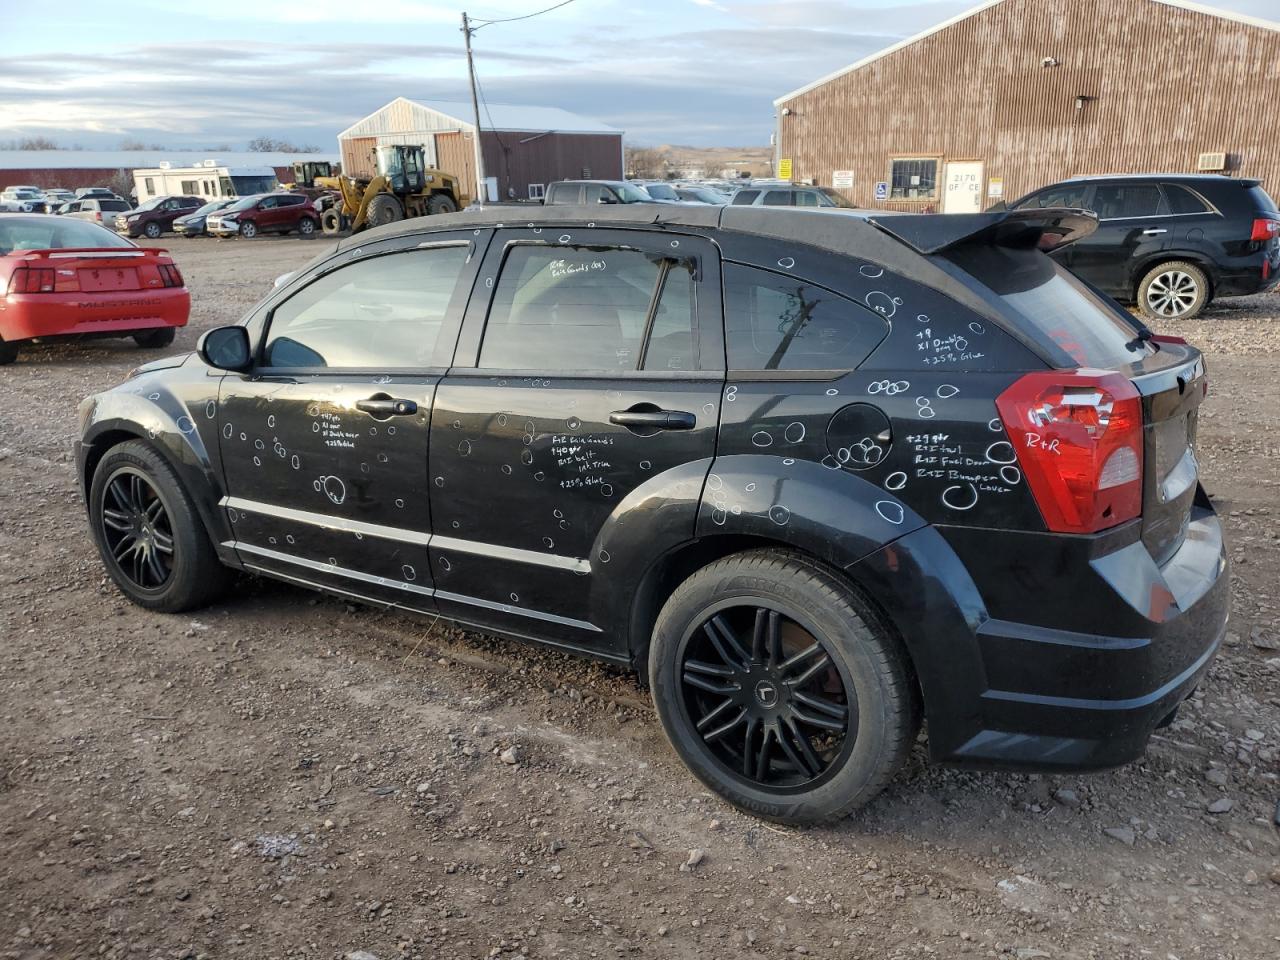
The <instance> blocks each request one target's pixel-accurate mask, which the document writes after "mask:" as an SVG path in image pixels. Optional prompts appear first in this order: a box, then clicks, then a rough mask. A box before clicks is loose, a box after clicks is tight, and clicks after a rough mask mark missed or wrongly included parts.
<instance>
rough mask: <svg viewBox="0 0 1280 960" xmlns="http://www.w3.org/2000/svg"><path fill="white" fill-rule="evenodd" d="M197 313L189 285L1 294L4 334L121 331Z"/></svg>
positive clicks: (13, 337) (179, 321) (11, 338)
mask: <svg viewBox="0 0 1280 960" xmlns="http://www.w3.org/2000/svg"><path fill="white" fill-rule="evenodd" d="M190 313H191V294H189V293H188V292H187V290H186V288H185V287H177V288H169V289H163V290H136V291H128V292H124V293H43V294H10V295H8V296H6V297H0V337H3V338H4V339H5V340H6V341H8V342H10V343H13V342H17V341H21V340H32V339H35V338H37V337H63V336H86V335H87V336H103V335H107V336H110V335H113V334H116V333H119V334H121V335H123V334H126V333H131V332H133V331H135V330H150V329H153V328H156V327H184V326H186V324H187V318H188V316H189V315H190Z"/></svg>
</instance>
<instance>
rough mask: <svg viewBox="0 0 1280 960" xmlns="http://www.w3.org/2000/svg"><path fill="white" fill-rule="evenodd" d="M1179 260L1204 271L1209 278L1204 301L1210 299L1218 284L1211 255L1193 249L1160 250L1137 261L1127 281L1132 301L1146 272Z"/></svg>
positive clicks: (1136, 297)
mask: <svg viewBox="0 0 1280 960" xmlns="http://www.w3.org/2000/svg"><path fill="white" fill-rule="evenodd" d="M1179 262H1181V263H1191V264H1194V265H1195V266H1197V267H1199V268H1200V269H1201V270H1203V271H1204V275H1205V276H1206V277H1207V278H1208V280H1209V292H1208V294H1207V295H1206V298H1205V302H1206V303H1207V302H1208V301H1209V300H1212V299H1213V295H1214V290H1215V289H1216V288H1217V286H1218V276H1217V272H1216V269H1215V267H1214V264H1213V260H1212V258H1211V257H1208V256H1206V255H1205V254H1203V253H1200V252H1198V251H1195V250H1160V251H1158V252H1156V253H1153V254H1151V256H1149V257H1147V258H1146V259H1144V260H1140V261H1138V264H1137V266H1136V267H1135V268H1134V271H1133V275H1132V277H1131V278H1130V283H1129V294H1130V296H1131V297H1132V298H1133V302H1134V303H1137V302H1138V295H1139V293H1140V292H1141V288H1142V281H1143V280H1144V279H1145V278H1146V276H1147V274H1148V273H1150V272H1151V271H1152V270H1154V269H1155V268H1156V267H1159V266H1162V265H1163V264H1166V263H1179Z"/></svg>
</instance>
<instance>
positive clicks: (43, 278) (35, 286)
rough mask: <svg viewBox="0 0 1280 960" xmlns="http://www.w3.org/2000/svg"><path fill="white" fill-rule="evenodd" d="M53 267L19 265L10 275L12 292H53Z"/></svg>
mask: <svg viewBox="0 0 1280 960" xmlns="http://www.w3.org/2000/svg"><path fill="white" fill-rule="evenodd" d="M56 280H57V277H56V276H55V275H54V271H53V268H52V267H18V268H17V269H16V270H14V271H13V274H12V275H11V276H10V277H9V292H10V293H53V285H54V283H55V282H56Z"/></svg>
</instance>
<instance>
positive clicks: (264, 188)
mask: <svg viewBox="0 0 1280 960" xmlns="http://www.w3.org/2000/svg"><path fill="white" fill-rule="evenodd" d="M229 179H230V180H231V185H232V186H233V187H234V188H235V192H236V196H237V197H247V196H249V195H250V194H252V193H270V192H271V191H272V190H274V189H276V187H278V186H280V183H279V181H277V180H276V178H275V177H250V176H236V175H235V174H232V175H231V177H230V178H229Z"/></svg>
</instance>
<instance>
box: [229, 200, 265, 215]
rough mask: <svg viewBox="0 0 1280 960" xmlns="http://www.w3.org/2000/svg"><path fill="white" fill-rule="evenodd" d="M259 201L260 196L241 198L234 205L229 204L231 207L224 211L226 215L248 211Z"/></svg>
mask: <svg viewBox="0 0 1280 960" xmlns="http://www.w3.org/2000/svg"><path fill="white" fill-rule="evenodd" d="M261 199H262V197H261V196H253V197H241V198H240V199H239V200H237V201H236V202H235V203H233V204H231V206H229V207H227V208H226V211H227V213H235V212H236V211H237V210H248V209H250V208H251V207H253V206H254V205H255V204H257V202H258V201H259V200H261Z"/></svg>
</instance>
